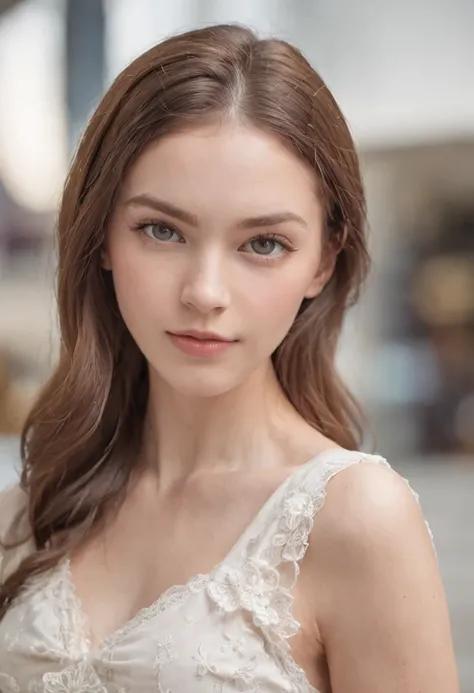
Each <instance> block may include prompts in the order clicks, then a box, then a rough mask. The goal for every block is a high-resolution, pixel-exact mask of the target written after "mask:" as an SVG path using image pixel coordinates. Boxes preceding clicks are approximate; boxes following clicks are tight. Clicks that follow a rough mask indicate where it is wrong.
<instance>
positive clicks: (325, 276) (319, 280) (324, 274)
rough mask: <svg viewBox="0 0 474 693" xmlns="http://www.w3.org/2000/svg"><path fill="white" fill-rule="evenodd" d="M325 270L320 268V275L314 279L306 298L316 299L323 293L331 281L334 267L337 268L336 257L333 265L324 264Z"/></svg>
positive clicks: (332, 262)
mask: <svg viewBox="0 0 474 693" xmlns="http://www.w3.org/2000/svg"><path fill="white" fill-rule="evenodd" d="M324 265H325V266H324V267H323V268H321V267H320V268H319V270H318V273H317V274H316V276H315V277H314V278H313V280H312V282H311V284H310V285H309V287H308V290H307V291H306V293H305V298H316V296H319V294H320V293H321V292H322V290H323V289H324V287H325V286H326V284H327V283H328V281H329V280H330V279H331V277H332V275H333V272H334V267H335V266H336V255H334V260H333V261H331V263H326V262H325V263H324Z"/></svg>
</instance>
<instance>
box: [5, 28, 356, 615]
mask: <svg viewBox="0 0 474 693" xmlns="http://www.w3.org/2000/svg"><path fill="white" fill-rule="evenodd" d="M222 118H224V119H225V118H228V119H238V120H241V121H242V122H245V123H250V124H251V125H253V126H254V127H257V128H260V129H261V130H262V131H265V132H268V133H272V134H273V135H274V136H276V137H277V138H278V139H279V140H280V142H281V143H282V144H283V145H284V146H285V147H287V148H288V149H289V150H291V151H292V152H294V154H295V155H296V156H297V157H299V158H300V159H301V160H303V161H304V162H306V164H308V165H309V166H311V168H312V169H313V170H314V176H315V181H316V183H317V187H318V191H319V195H320V197H321V200H322V202H323V205H324V209H325V231H324V233H325V241H326V244H333V246H334V244H335V243H336V244H337V245H338V248H339V252H338V254H337V260H336V265H335V270H334V273H333V275H332V278H331V280H330V281H329V283H328V284H327V285H326V287H325V289H324V291H323V292H322V293H321V294H320V295H319V296H318V297H317V298H315V299H311V300H305V301H304V302H303V303H302V305H301V308H300V311H299V313H298V316H297V318H296V320H295V322H294V324H293V326H292V328H291V330H290V332H289V334H288V335H287V337H286V338H285V340H284V341H283V342H282V344H281V345H280V346H279V348H278V349H277V351H276V353H275V354H274V355H273V363H274V368H275V371H276V374H277V377H278V379H279V381H280V383H281V386H282V388H283V390H284V392H285V393H286V395H287V397H288V399H289V400H290V401H291V402H292V404H293V405H294V406H295V408H296V409H297V410H298V412H299V413H300V414H301V416H302V417H303V418H304V419H305V420H306V421H307V422H308V423H309V424H311V425H312V426H314V427H315V428H316V429H318V430H319V431H321V432H322V433H323V434H324V435H326V436H328V437H329V438H331V439H332V440H333V441H335V442H336V443H338V444H340V445H342V446H343V447H346V448H352V449H354V448H357V447H358V446H359V443H360V437H361V423H360V422H361V419H360V409H359V407H358V406H357V403H356V401H355V400H354V399H353V397H352V396H351V395H350V394H349V392H348V391H347V390H346V388H345V387H344V386H343V384H342V382H341V381H340V378H339V376H338V374H337V372H336V369H335V364H334V362H335V351H336V347H337V343H338V338H339V335H340V331H341V326H342V323H343V317H344V313H345V311H346V309H347V307H348V306H350V305H351V304H352V303H354V301H355V300H356V299H357V297H358V294H359V291H360V287H361V285H362V282H363V280H364V278H365V276H366V274H367V270H368V266H369V258H368V253H367V247H366V240H365V233H364V231H365V229H364V227H365V198H364V191H363V185H362V181H361V175H360V170H359V162H358V157H357V154H356V151H355V147H354V143H353V140H352V137H351V135H350V132H349V129H348V127H347V124H346V122H345V119H344V117H343V115H342V113H341V111H340V110H339V107H338V106H337V104H336V102H335V100H334V98H333V96H332V95H331V93H330V91H329V90H328V88H327V87H326V85H325V83H324V82H323V81H322V79H321V77H320V76H319V75H318V74H317V73H316V72H315V70H314V69H313V68H312V67H311V65H310V64H309V63H308V62H307V60H306V59H305V58H304V57H303V55H302V54H301V53H300V52H299V51H298V50H297V49H296V48H295V47H293V46H291V45H289V44H288V43H286V42H285V41H280V40H276V39H263V40H262V39H259V38H258V37H257V36H256V35H255V34H254V33H253V32H252V31H250V30H249V29H247V28H244V27H241V26H234V25H220V26H213V27H209V28H205V29H201V30H195V31H190V32H187V33H184V34H180V35H178V36H174V37H172V38H169V39H167V40H165V41H163V42H162V43H160V44H158V45H156V46H154V47H153V48H151V50H149V51H148V52H146V53H145V54H143V55H142V56H140V57H139V58H137V59H136V60H135V61H134V62H132V63H131V64H130V65H129V66H128V67H127V68H126V69H125V70H124V71H123V72H122V73H121V74H120V75H119V76H118V78H117V79H116V80H115V82H114V83H113V84H112V86H111V87H110V89H109V90H108V91H107V93H106V94H105V96H104V97H103V99H102V101H101V103H100V105H99V106H98V108H97V110H96V111H95V113H94V114H93V115H92V117H91V119H90V122H89V124H88V126H87V128H86V130H85V133H84V135H83V137H82V140H81V142H80V144H79V147H78V150H77V153H76V155H75V158H74V160H73V163H72V166H71V169H70V173H69V176H68V178H67V181H66V184H65V188H64V193H63V197H62V202H61V206H60V211H59V218H58V224H57V243H58V254H59V263H58V281H57V297H58V311H59V327H60V335H61V349H60V355H59V361H58V363H57V365H56V367H55V369H54V370H53V372H52V375H51V377H50V378H49V380H48V381H47V383H46V384H45V386H44V387H43V388H42V391H41V392H40V394H39V397H38V399H37V401H36V403H35V405H34V406H33V408H32V410H31V412H30V414H29V416H28V418H27V421H26V423H25V425H24V429H23V431H22V437H21V454H22V463H23V466H22V475H21V483H20V486H21V487H22V489H23V490H24V491H25V492H26V495H27V511H26V512H27V514H28V526H29V527H30V528H31V532H32V536H30V537H29V540H30V541H31V540H33V541H34V546H35V550H34V551H33V552H32V553H31V554H30V555H29V556H28V557H27V558H25V559H24V560H23V562H22V564H21V565H20V566H19V567H18V569H17V570H16V571H15V572H14V573H13V574H12V575H10V576H9V577H8V578H7V579H6V581H5V583H4V584H3V586H2V587H1V589H0V617H1V615H2V614H4V613H5V611H6V610H7V608H8V605H9V604H10V603H11V601H12V600H13V599H14V598H15V596H16V595H17V594H18V593H19V591H20V589H21V587H22V586H23V585H24V583H25V581H26V580H27V579H28V578H30V577H32V576H33V575H37V574H40V573H42V572H44V571H46V570H48V569H50V568H53V567H54V566H55V565H56V564H57V563H58V562H59V561H60V560H61V559H62V558H64V557H65V556H66V555H67V554H68V552H69V551H70V550H71V549H72V548H74V547H75V546H77V545H78V544H79V543H80V542H81V540H83V539H84V538H85V537H86V536H90V534H91V532H93V531H95V530H97V528H98V527H100V526H101V525H102V523H103V522H104V520H105V518H106V517H107V516H108V513H109V511H111V509H112V508H116V507H118V506H119V505H120V502H121V501H122V499H123V497H124V495H125V492H126V489H127V486H128V483H129V481H130V478H131V474H132V471H133V467H134V464H135V462H134V461H135V460H136V459H137V453H138V450H139V446H140V443H141V437H142V427H143V421H144V414H145V409H146V405H147V397H148V373H147V364H146V362H145V359H144V357H143V355H142V354H141V352H140V351H139V349H138V347H137V345H136V344H135V342H134V340H133V339H132V337H131V335H130V334H129V332H128V330H127V329H126V327H125V325H124V322H123V320H122V317H121V315H120V312H119V310H118V306H117V301H116V298H115V295H114V290H113V285H112V282H111V279H110V276H109V273H105V272H103V271H102V269H101V248H102V245H103V241H104V235H105V232H106V229H107V224H108V220H109V218H110V216H111V214H112V211H113V209H114V205H115V202H116V199H117V196H118V194H119V190H120V186H121V183H122V181H123V179H124V176H125V175H126V173H127V171H128V169H129V168H130V166H131V165H132V164H133V163H134V162H135V161H136V159H137V158H138V157H139V156H140V154H142V152H143V151H144V150H145V149H146V148H147V147H148V145H149V144H150V143H151V142H153V141H155V140H157V138H160V137H164V136H166V135H168V134H170V133H173V132H177V131H180V130H183V129H186V128H193V127H195V126H200V125H202V124H203V123H205V122H209V121H213V120H215V119H222ZM53 539H54V541H53Z"/></svg>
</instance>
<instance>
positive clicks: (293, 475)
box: [60, 446, 350, 655]
mask: <svg viewBox="0 0 474 693" xmlns="http://www.w3.org/2000/svg"><path fill="white" fill-rule="evenodd" d="M349 452H350V451H348V450H346V449H344V448H341V447H337V446H336V447H331V448H326V449H325V450H322V451H321V452H319V453H317V454H316V455H315V456H313V457H311V459H309V460H308V461H307V462H304V463H303V464H301V465H299V466H298V467H296V468H295V469H293V470H292V471H291V472H290V473H289V474H288V475H287V476H286V477H285V478H284V479H283V481H281V482H280V483H279V484H278V485H277V486H276V488H275V489H274V490H273V491H272V492H271V493H270V495H269V496H268V498H267V499H266V500H265V501H264V502H263V504H262V505H261V506H260V508H259V509H258V510H257V512H256V513H255V514H254V515H253V517H252V519H251V520H250V522H249V523H248V525H247V526H246V528H245V529H244V531H243V532H242V533H241V534H240V536H239V537H238V538H237V540H236V541H235V542H234V543H233V545H232V546H231V548H230V549H229V551H227V553H226V555H225V556H224V558H223V559H222V560H220V561H219V562H218V563H216V564H215V565H214V566H213V567H212V568H211V569H210V570H209V572H207V573H196V574H194V575H192V576H191V577H190V578H189V579H188V580H187V581H186V582H183V583H176V584H173V585H170V586H169V587H167V588H166V589H165V590H164V592H162V593H161V594H160V595H159V596H158V597H157V598H156V599H155V600H154V601H153V602H152V603H151V604H150V605H148V606H144V607H142V608H141V609H139V610H138V611H137V612H136V613H135V614H134V615H133V616H132V617H131V618H130V619H127V621H125V622H124V623H123V625H121V626H119V627H118V628H116V629H115V630H113V631H112V632H111V633H110V634H108V635H105V636H104V637H103V638H101V639H100V640H99V641H98V642H97V644H93V643H92V641H91V638H90V633H91V626H90V624H91V620H90V616H89V615H88V614H87V613H86V612H85V610H84V606H83V603H82V600H81V598H80V597H79V596H78V594H77V592H76V588H75V584H74V580H73V576H72V571H71V561H70V556H69V554H67V555H66V556H65V558H64V559H63V561H62V562H61V565H60V575H61V578H62V583H63V587H64V589H65V591H66V598H67V600H68V603H70V604H71V608H72V609H73V611H74V618H73V627H75V628H77V630H78V631H80V632H75V633H74V635H75V637H76V638H78V639H79V640H80V643H81V649H83V650H85V651H86V652H87V653H88V654H89V655H100V654H101V653H103V652H104V651H105V650H107V649H108V648H110V647H111V646H112V645H115V644H116V643H117V642H118V641H120V640H121V639H122V638H123V637H124V636H125V635H126V634H128V633H129V632H130V631H133V630H135V629H136V628H137V627H138V626H139V625H140V624H141V623H142V622H143V621H144V620H148V618H147V617H148V615H150V614H155V613H157V612H158V611H160V610H161V609H165V608H166V607H165V603H166V602H167V601H168V600H169V598H170V597H171V596H174V595H176V593H182V594H185V593H187V592H189V590H190V586H191V585H192V584H193V583H199V584H202V585H203V586H204V585H205V584H207V582H208V581H209V580H210V579H211V578H212V576H213V575H214V574H215V573H217V571H218V570H219V569H220V568H221V567H222V566H224V565H226V564H228V563H230V562H231V561H232V559H233V558H234V556H235V555H236V554H238V553H239V551H240V550H241V549H242V548H243V547H244V546H245V545H246V544H248V542H249V540H250V539H251V538H252V535H258V531H259V527H260V526H261V524H262V522H263V519H264V518H265V516H266V515H267V513H268V511H269V509H270V508H272V507H273V506H274V505H277V504H278V503H280V502H281V500H282V499H283V497H284V496H285V494H286V492H287V490H288V489H289V488H290V487H291V486H293V484H295V483H296V482H297V481H298V480H299V479H300V477H301V476H302V475H304V472H305V471H306V470H307V469H308V468H310V467H312V466H313V465H316V464H321V463H322V462H323V461H325V460H326V458H327V457H331V455H334V454H336V453H338V454H340V455H343V454H348V453H349Z"/></svg>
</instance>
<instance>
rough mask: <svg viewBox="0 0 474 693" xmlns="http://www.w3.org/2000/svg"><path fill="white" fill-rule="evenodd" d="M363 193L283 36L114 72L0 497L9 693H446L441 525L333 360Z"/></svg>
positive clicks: (153, 57)
mask: <svg viewBox="0 0 474 693" xmlns="http://www.w3.org/2000/svg"><path fill="white" fill-rule="evenodd" d="M364 210H365V203H364V194H363V188H362V182H361V177H360V172H359V166H358V161H357V157H356V153H355V151H354V144H353V142H352V140H351V137H350V134H349V131H348V128H347V126H346V124H345V121H344V118H343V116H342V114H341V112H340V111H339V109H338V107H337V105H336V103H335V101H334V99H333V97H332V96H331V94H330V92H329V91H328V89H327V87H326V86H325V84H324V83H323V82H322V81H321V78H320V77H319V76H318V75H317V74H316V73H315V72H314V70H313V69H312V68H311V67H310V65H309V64H308V63H307V61H306V60H305V59H304V58H303V57H302V55H301V54H300V53H299V52H298V51H297V50H296V49H295V48H294V47H292V46H290V45H288V44H287V43H285V42H282V41H277V40H259V39H258V38H257V37H256V36H255V35H254V34H253V33H251V32H250V31H249V30H247V29H245V28H241V27H237V26H214V27H212V28H207V29H204V30H199V31H193V32H190V33H187V34H183V35H179V36H176V37H174V38H171V39H169V40H167V41H165V42H163V43H161V44H160V45H158V46H155V47H154V48H152V49H151V50H150V51H148V52H147V53H146V54H145V55H143V56H141V57H140V58H138V59H137V60H136V61H135V62H133V63H132V64H131V65H130V66H129V67H128V68H127V69H126V70H125V71H124V72H123V73H122V74H121V75H120V76H119V77H118V79H117V80H116V81H115V83H114V84H113V85H112V87H111V89H110V90H109V91H108V93H107V94H106V95H105V97H104V99H103V101H102V103H101V104H100V106H99V107H98V109H97V111H96V112H95V114H94V115H93V117H92V119H91V121H90V124H89V126H88V128H87V130H86V132H85V135H84V138H83V140H82V142H81V144H80V147H79V149H78V152H77V155H76V158H75V161H74V163H73V165H72V169H71V172H70V175H69V178H68V180H67V183H66V187H65V191H64V197H63V201H62V205H61V210H60V214H59V223H58V243H59V276H58V298H59V317H60V329H61V338H62V342H61V354H60V359H59V363H58V365H57V367H56V368H55V370H54V372H53V374H52V376H51V379H50V380H49V382H48V383H47V384H46V385H45V387H44V389H43V391H42V392H41V394H40V397H39V399H38V401H37V403H36V405H35V406H34V408H33V410H32V411H31V414H30V416H29V418H28V420H27V422H26V425H25V428H24V431H23V439H22V454H23V472H22V477H21V483H20V484H19V486H17V487H14V488H10V489H9V490H7V491H6V492H4V493H3V495H2V497H1V500H0V508H1V513H0V516H1V538H2V545H3V550H2V551H3V553H2V556H3V562H2V569H1V580H0V582H1V591H0V607H1V620H0V672H1V674H0V690H1V691H2V693H13V692H17V691H21V692H22V693H23V691H25V692H27V691H28V692H29V693H38V692H42V693H60V692H61V693H62V692H66V691H68V692H72V691H76V692H79V691H81V692H82V691H89V692H93V693H125V691H127V692H130V693H132V692H133V693H142V692H143V693H151V691H160V692H162V693H163V692H166V693H191V691H192V692H193V693H195V692H196V693H198V692H199V691H203V692H206V693H211V692H212V693H215V692H219V693H230V692H231V691H247V692H250V691H254V692H255V691H259V692H260V693H276V692H277V691H299V692H302V691H306V692H309V691H313V692H314V691H316V690H318V691H321V692H324V693H327V692H328V691H332V692H333V693H382V692H383V693H400V692H402V691H403V693H447V692H448V691H449V693H455V691H456V690H457V682H456V672H455V663H454V657H453V649H452V644H451V635H450V626H449V617H448V613H447V608H446V603H445V597H444V594H443V588H442V584H441V581H440V576H439V572H438V567H437V561H436V558H435V553H434V551H433V548H432V543H431V540H430V535H429V532H428V531H427V529H426V525H425V522H424V519H423V516H422V514H421V511H420V509H419V506H418V504H417V502H416V499H415V498H414V496H413V494H412V493H411V492H410V489H409V487H408V485H407V484H406V483H405V481H404V480H403V479H401V478H400V477H399V476H398V475H397V474H396V473H395V472H393V471H392V470H391V469H390V468H389V466H388V463H387V462H385V460H384V459H383V458H381V457H378V456H375V455H369V454H363V453H361V452H358V451H357V448H358V444H359V434H358V430H359V429H358V418H357V410H356V407H355V404H354V402H353V400H352V399H351V397H350V395H349V394H348V393H347V392H346V390H345V389H344V387H343V385H342V384H341V382H340V380H339V379H338V376H337V374H336V371H335V367H334V355H335V350H336V346H337V341H338V336H339V332H340V329H341V323H342V321H343V316H344V312H345V310H346V308H347V306H348V305H349V304H351V303H352V302H353V301H354V300H355V298H356V297H357V294H358V291H359V288H360V286H361V282H362V280H363V278H364V276H365V274H366V270H367V265H368V256H367V248H366V241H365V238H364ZM329 482H330V483H329ZM326 496H327V497H326ZM323 506H324V507H323Z"/></svg>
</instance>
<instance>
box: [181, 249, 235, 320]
mask: <svg viewBox="0 0 474 693" xmlns="http://www.w3.org/2000/svg"><path fill="white" fill-rule="evenodd" d="M191 262H193V264H192V266H191V267H190V269H189V271H188V273H187V275H186V277H185V280H184V283H183V287H182V292H181V302H182V303H183V304H184V305H186V306H189V307H193V308H195V309H196V310H197V311H199V312H200V313H210V312H212V311H215V310H217V311H222V310H225V309H226V308H228V307H229V305H230V293H229V288H228V285H227V282H226V278H225V270H224V266H223V260H222V258H221V257H220V255H218V254H217V253H214V254H212V255H211V254H209V255H208V256H206V257H204V258H201V259H200V260H196V259H195V260H194V261H193V260H192V261H191Z"/></svg>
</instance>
